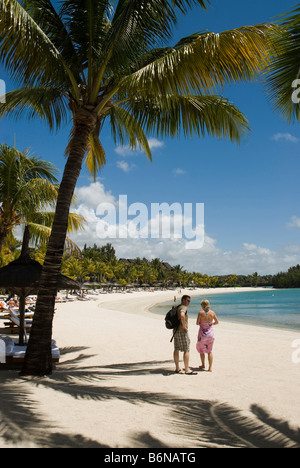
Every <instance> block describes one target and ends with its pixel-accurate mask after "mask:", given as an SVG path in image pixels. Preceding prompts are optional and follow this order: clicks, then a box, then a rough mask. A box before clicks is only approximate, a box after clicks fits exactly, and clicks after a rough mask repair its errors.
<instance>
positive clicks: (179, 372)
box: [174, 369, 182, 374]
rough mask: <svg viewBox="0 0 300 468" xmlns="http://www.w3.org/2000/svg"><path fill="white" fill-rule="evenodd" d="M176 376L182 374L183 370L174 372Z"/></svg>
mask: <svg viewBox="0 0 300 468" xmlns="http://www.w3.org/2000/svg"><path fill="white" fill-rule="evenodd" d="M174 374H182V370H181V369H180V370H176V371H174Z"/></svg>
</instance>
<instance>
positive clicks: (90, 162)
mask: <svg viewBox="0 0 300 468" xmlns="http://www.w3.org/2000/svg"><path fill="white" fill-rule="evenodd" d="M105 163H106V159H105V151H104V148H103V146H102V144H101V142H100V140H99V134H98V133H97V132H94V133H91V134H90V137H89V149H88V153H87V155H86V158H85V164H86V167H87V169H88V171H89V172H90V174H92V176H93V178H94V180H96V176H97V173H98V171H99V170H100V169H101V168H102V167H103V166H104V164H105Z"/></svg>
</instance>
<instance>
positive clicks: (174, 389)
mask: <svg viewBox="0 0 300 468" xmlns="http://www.w3.org/2000/svg"><path fill="white" fill-rule="evenodd" d="M234 290H235V289H230V288H227V289H226V291H230V292H231V291H234ZM243 290H246V289H245V288H243ZM217 292H219V293H221V292H224V290H223V289H217V290H213V289H209V290H207V291H206V290H203V289H201V290H193V291H190V290H187V291H184V290H182V292H181V294H184V293H187V294H189V295H191V296H193V295H199V294H200V295H201V296H202V297H203V298H205V297H208V295H209V294H212V293H217ZM173 297H174V292H173V291H163V292H150V291H149V292H148V291H145V292H133V293H131V294H121V293H113V294H103V295H102V294H101V295H98V296H96V300H91V301H87V302H83V301H82V302H80V301H76V302H70V303H62V304H58V305H57V311H56V314H55V318H54V329H53V338H54V339H55V340H56V341H57V344H58V346H59V347H60V350H61V359H60V363H59V364H58V365H57V368H56V370H55V371H54V372H53V375H52V376H49V377H46V378H43V379H31V378H26V379H21V378H19V377H18V372H17V371H14V370H13V371H8V370H4V371H3V370H2V371H0V395H1V398H0V414H1V423H0V447H2V448H3V447H50V448H52V447H86V448H88V447H96V448H97V447H105V448H163V447H169V448H170V447H172V448H173V447H174V448H179V447H180V448H186V449H187V448H200V447H266V448H267V447H299V446H300V432H299V431H300V429H299V428H300V379H299V375H300V363H299V364H297V363H295V360H294V361H293V359H292V353H293V351H295V349H294V348H292V344H293V343H294V342H295V340H297V339H300V334H299V332H293V331H288V330H286V331H281V330H277V329H271V328H263V327H256V326H250V325H240V324H234V323H229V322H223V321H222V315H220V314H219V316H218V318H219V320H220V325H218V326H217V327H216V328H215V337H216V340H215V345H214V369H213V373H209V372H199V373H198V374H197V375H192V376H187V375H184V374H183V375H180V374H174V363H173V359H172V355H173V344H171V343H170V335H171V332H170V331H168V330H167V329H166V328H165V326H164V320H163V317H160V316H159V315H156V314H152V313H151V312H149V307H151V305H154V304H156V303H160V302H164V301H168V300H172V299H173ZM212 309H213V303H212ZM1 326H2V325H1V323H0V327H1ZM189 333H190V337H191V353H190V355H191V358H190V366H191V368H192V369H194V370H197V367H198V366H199V364H200V359H199V354H198V353H197V351H196V348H195V345H196V339H197V326H196V324H195V323H194V321H193V320H190V323H189ZM299 347H300V345H299ZM299 354H300V353H299Z"/></svg>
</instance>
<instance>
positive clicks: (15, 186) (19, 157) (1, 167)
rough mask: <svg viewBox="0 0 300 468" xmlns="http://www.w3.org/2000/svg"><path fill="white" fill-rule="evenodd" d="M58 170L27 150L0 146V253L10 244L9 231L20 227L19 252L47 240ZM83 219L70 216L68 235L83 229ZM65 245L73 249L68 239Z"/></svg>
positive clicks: (56, 192)
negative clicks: (22, 232)
mask: <svg viewBox="0 0 300 468" xmlns="http://www.w3.org/2000/svg"><path fill="white" fill-rule="evenodd" d="M57 173H58V171H57V169H56V168H55V166H54V165H53V164H51V163H49V162H48V161H43V160H41V159H40V158H39V157H37V156H35V155H30V154H29V150H26V151H24V152H21V151H18V150H17V149H16V148H14V147H10V146H8V145H6V144H2V145H0V252H1V249H2V247H3V246H4V245H5V241H6V240H9V241H10V242H12V239H13V231H14V229H15V228H16V227H17V226H22V227H23V231H24V234H23V251H24V252H25V251H26V252H27V251H28V247H29V240H31V241H35V243H38V242H40V241H45V240H46V239H49V237H50V234H51V226H52V224H53V219H54V212H53V210H52V211H49V209H50V208H51V206H52V207H54V206H55V203H56V200H57V195H58V185H57V179H56V175H57ZM84 222H85V219H84V218H83V217H82V216H81V215H78V214H77V213H70V214H69V219H68V232H74V231H77V230H78V229H83V223H84ZM66 246H67V247H68V248H69V249H76V248H77V246H76V245H75V244H74V242H72V241H71V239H69V238H66Z"/></svg>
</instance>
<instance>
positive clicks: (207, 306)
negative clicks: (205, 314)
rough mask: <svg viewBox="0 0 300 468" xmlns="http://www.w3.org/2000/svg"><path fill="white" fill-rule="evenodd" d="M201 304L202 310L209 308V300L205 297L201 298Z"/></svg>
mask: <svg viewBox="0 0 300 468" xmlns="http://www.w3.org/2000/svg"><path fill="white" fill-rule="evenodd" d="M201 306H202V307H203V309H204V310H206V311H208V310H209V308H210V304H209V301H208V300H207V299H203V301H201Z"/></svg>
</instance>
